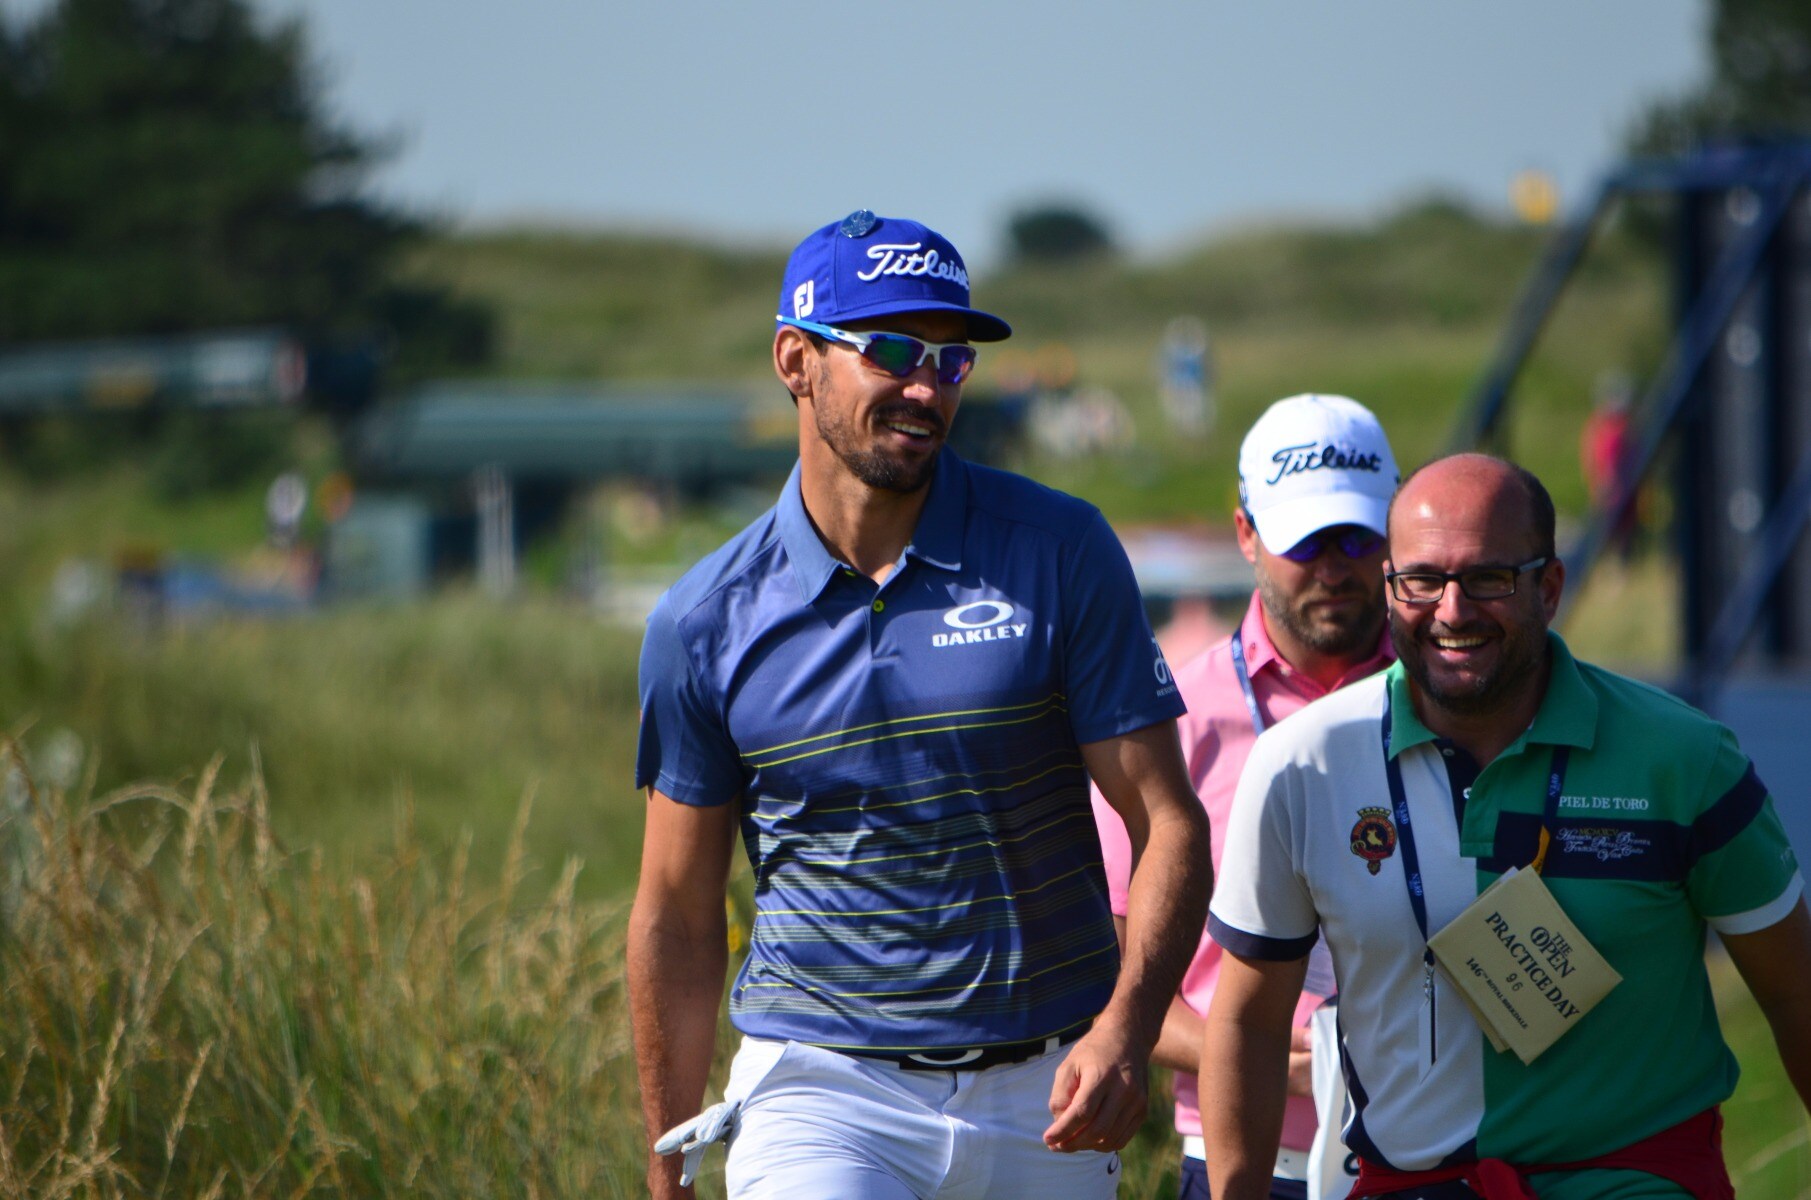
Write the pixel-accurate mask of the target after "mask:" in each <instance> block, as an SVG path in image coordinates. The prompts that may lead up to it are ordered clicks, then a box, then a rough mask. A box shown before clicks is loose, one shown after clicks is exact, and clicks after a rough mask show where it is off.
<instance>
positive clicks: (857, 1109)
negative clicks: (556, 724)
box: [629, 210, 1211, 1200]
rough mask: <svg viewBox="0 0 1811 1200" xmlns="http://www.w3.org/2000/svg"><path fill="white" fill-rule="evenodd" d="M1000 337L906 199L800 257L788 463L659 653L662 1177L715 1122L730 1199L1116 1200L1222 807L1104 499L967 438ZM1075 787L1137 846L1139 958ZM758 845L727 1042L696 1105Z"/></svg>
mask: <svg viewBox="0 0 1811 1200" xmlns="http://www.w3.org/2000/svg"><path fill="white" fill-rule="evenodd" d="M1010 333H1011V330H1010V329H1009V328H1008V326H1007V324H1006V323H1005V322H1004V321H1002V320H1000V319H999V318H998V317H995V316H992V315H990V314H988V313H985V312H981V311H979V310H977V309H974V308H972V307H970V305H969V278H968V270H967V267H966V265H965V264H964V263H963V260H962V256H961V255H960V254H958V253H957V252H956V248H955V247H954V246H952V245H951V244H950V243H949V241H948V240H947V239H945V238H944V237H942V236H941V235H939V234H937V233H935V232H934V231H932V230H930V229H928V228H926V227H925V226H924V225H921V224H919V223H917V222H915V221H908V220H901V219H898V218H891V217H878V216H876V215H874V214H873V213H871V212H867V211H865V210H863V211H860V212H856V213H852V214H850V215H849V216H848V217H847V218H845V219H843V220H842V221H839V222H834V223H832V224H829V225H826V226H824V227H823V228H821V229H819V230H817V231H816V232H814V233H812V234H811V235H810V236H809V237H807V238H806V239H805V240H804V241H803V242H801V243H800V244H799V246H798V248H797V249H796V250H795V251H794V252H793V255H792V258H791V260H790V262H789V263H788V265H787V268H786V275H785V280H784V283H783V285H782V287H781V290H780V302H779V312H778V317H777V326H776V329H775V332H774V341H773V363H774V370H775V372H776V374H777V375H778V376H779V378H780V381H781V382H782V383H783V384H784V385H785V387H786V390H787V391H788V392H789V393H791V395H792V397H793V399H794V401H795V403H796V405H797V408H798V418H799V461H798V465H797V466H796V467H794V469H793V472H792V476H791V478H790V479H788V480H787V482H786V486H785V489H784V490H783V491H782V492H781V494H780V498H779V502H778V503H777V504H775V505H774V507H773V508H772V509H771V510H769V511H768V512H767V513H766V514H765V515H763V516H762V517H761V518H760V519H759V520H757V521H755V523H754V524H752V525H750V526H749V527H748V528H747V529H745V530H743V531H742V532H741V533H740V534H738V535H737V536H736V537H735V538H733V539H731V540H730V541H729V542H728V543H727V544H726V545H724V546H723V547H722V548H721V549H719V550H717V551H716V552H715V553H713V554H711V555H709V556H708V557H706V558H705V559H704V560H703V561H702V562H700V563H699V564H698V565H697V566H696V567H695V568H693V569H692V570H691V571H690V572H689V573H687V574H686V575H685V577H684V578H682V579H681V580H680V581H679V582H678V583H677V584H675V585H674V586H673V588H672V590H671V591H669V592H668V593H667V594H666V595H665V596H664V597H662V599H661V601H660V603H659V605H658V606H657V607H656V609H655V611H654V613H653V614H652V615H651V616H650V617H649V619H648V629H647V638H646V641H645V643H644V645H643V649H642V661H641V710H642V717H641V740H640V753H639V759H638V762H637V766H636V782H637V786H639V787H643V788H646V789H647V791H648V812H647V834H646V841H645V844H644V847H643V854H642V873H641V884H640V888H639V890H638V892H637V894H636V899H635V908H634V914H633V917H632V920H631V924H630V940H629V979H630V1000H631V1006H632V1014H633V1019H634V1028H635V1039H636V1057H637V1064H638V1067H639V1071H640V1078H641V1085H642V1100H643V1109H644V1114H645V1116H646V1120H647V1125H648V1131H649V1137H650V1141H651V1143H653V1145H654V1148H655V1149H656V1150H657V1151H665V1152H669V1153H671V1152H677V1156H676V1157H675V1158H672V1159H662V1158H661V1157H660V1155H659V1153H658V1152H656V1153H653V1154H651V1156H650V1166H649V1188H650V1191H651V1193H652V1194H653V1195H654V1196H656V1197H668V1196H681V1195H686V1194H689V1188H688V1186H687V1184H689V1180H690V1176H691V1175H692V1174H693V1173H694V1172H695V1170H696V1168H697V1163H698V1160H699V1158H700V1157H701V1155H702V1153H703V1151H704V1149H705V1148H706V1147H708V1146H709V1145H710V1144H711V1143H712V1142H713V1141H717V1140H725V1141H727V1142H728V1143H729V1159H728V1168H727V1178H728V1186H729V1192H730V1195H731V1196H733V1197H738V1198H742V1197H748V1198H753V1197H784V1198H786V1200H798V1198H801V1197H824V1198H835V1200H863V1198H871V1200H910V1198H913V1197H918V1198H926V1197H947V1198H951V1200H957V1198H964V1197H972V1198H976V1200H978V1198H980V1197H1010V1196H1032V1197H1039V1198H1040V1200H1048V1198H1053V1197H1059V1196H1060V1197H1065V1198H1068V1197H1084V1198H1086V1197H1102V1198H1104V1197H1109V1196H1112V1195H1113V1194H1114V1191H1115V1187H1116V1185H1117V1183H1118V1174H1117V1172H1118V1168H1119V1160H1118V1156H1117V1154H1116V1153H1115V1152H1116V1151H1117V1150H1118V1149H1119V1148H1120V1147H1122V1146H1123V1145H1125V1143H1126V1142H1127V1141H1128V1140H1129V1139H1130V1138H1131V1136H1132V1134H1133V1132H1134V1131H1135V1130H1136V1129H1137V1128H1138V1125H1139V1123H1140V1121H1141V1120H1142V1119H1143V1117H1144V1111H1145V1068H1146V1062H1147V1060H1148V1058H1149V1056H1150V1052H1151V1048H1152V1046H1153V1044H1154V1043H1155V1041H1156V1038H1157V1034H1158V1031H1159V1029H1160V1028H1161V1026H1162V1022H1163V1015H1164V1011H1165V1009H1166V1008H1167V1007H1168V1005H1169V1002H1170V998H1171V997H1172V996H1173V995H1174V994H1175V991H1176V987H1177V984H1178V983H1179V981H1180V979H1181V975H1182V971H1183V968H1184V967H1185V966H1186V964H1187V962H1188V959H1189V956H1190V954H1191V953H1192V952H1193V949H1194V947H1195V944H1196V942H1197V940H1198V939H1199V936H1200V931H1201V924H1202V920H1203V914H1204V910H1205V905H1206V897H1207V893H1208V889H1209V885H1210V882H1211V869H1210V867H1209V857H1208V836H1207V823H1206V819H1205V817H1204V815H1203V813H1202V809H1201V805H1200V803H1199V802H1198V801H1197V800H1196V799H1195V797H1194V795H1193V793H1192V791H1191V790H1190V787H1189V782H1188V776H1187V773H1186V771H1185V770H1184V767H1183V762H1182V755H1181V752H1180V750H1179V748H1178V745H1177V739H1176V731H1175V718H1176V717H1177V715H1179V714H1180V713H1181V712H1182V710H1183V706H1182V702H1181V701H1180V699H1179V698H1178V696H1177V693H1176V688H1175V685H1174V683H1173V682H1172V681H1171V679H1170V673H1169V668H1168V666H1167V665H1166V664H1165V662H1164V660H1163V656H1162V654H1161V653H1160V652H1159V651H1158V649H1157V644H1156V642H1155V640H1154V639H1153V638H1152V636H1151V629H1150V625H1149V623H1148V621H1147V620H1146V618H1145V615H1144V611H1143V608H1142V605H1141V603H1140V600H1139V595H1138V589H1137V586H1136V584H1135V583H1134V581H1133V578H1132V572H1131V568H1130V566H1129V564H1128V563H1127V561H1126V556H1125V553H1124V551H1123V550H1122V549H1121V547H1120V545H1119V543H1118V541H1117V540H1116V539H1115V538H1114V536H1113V533H1112V531H1111V530H1110V529H1109V528H1108V527H1107V524H1106V522H1105V520H1103V519H1102V517H1101V515H1100V513H1099V512H1098V511H1096V510H1095V509H1094V508H1093V507H1092V506H1090V505H1088V504H1085V503H1083V502H1082V501H1080V500H1077V499H1075V498H1073V497H1070V496H1066V495H1064V494H1062V493H1060V492H1056V491H1052V490H1050V489H1048V488H1045V487H1042V486H1040V485H1038V484H1036V483H1033V482H1031V481H1030V480H1028V479H1024V478H1022V477H1020V476H1017V475H1011V474H1008V473H1006V472H1003V471H996V470H991V469H988V468H985V467H981V466H977V465H974V464H971V463H967V462H964V461H963V460H962V459H961V458H959V457H957V456H956V454H955V453H954V452H953V451H952V450H950V449H949V447H948V446H947V445H946V439H947V436H948V434H949V430H950V426H951V424H952V422H953V421H954V420H955V418H956V412H957V408H958V406H959V405H960V403H961V399H962V385H963V382H964V381H965V380H966V379H967V378H968V375H969V372H970V371H971V370H972V369H973V367H974V364H975V359H976V354H977V351H976V345H977V344H978V343H981V344H984V343H989V342H997V341H1000V340H1002V339H1004V338H1006V337H1007V336H1009V334H1010ZM1090 778H1092V779H1093V780H1094V782H1096V783H1097V784H1098V785H1099V787H1100V790H1101V792H1102V794H1103V795H1104V796H1105V797H1106V799H1107V800H1108V801H1109V802H1110V803H1111V804H1112V805H1113V806H1114V808H1115V809H1117V810H1118V812H1119V813H1120V815H1121V816H1122V817H1123V818H1124V820H1125V824H1126V828H1127V831H1128V833H1129V835H1130V837H1131V839H1132V843H1133V847H1134V850H1135V853H1137V855H1138V858H1137V863H1138V865H1137V868H1136V870H1135V872H1134V874H1133V877H1132V882H1131V891H1130V899H1129V906H1128V912H1127V918H1126V919H1127V938H1126V948H1125V952H1124V960H1123V961H1122V960H1121V953H1120V950H1119V948H1118V944H1117V941H1116V939H1115V936H1114V927H1113V919H1112V915H1111V913H1110V912H1109V910H1108V903H1107V886H1106V880H1105V876H1104V873H1103V871H1102V867H1101V853H1100V845H1099V842H1098V840H1097V837H1096V834H1095V827H1094V822H1093V819H1092V816H1091V812H1090V807H1089V800H1088V783H1089V780H1090ZM738 830H740V833H741V835H742V843H743V847H744V850H745V852H746V853H747V855H748V861H749V864H750V865H751V867H752V868H753V871H754V879H755V920H754V929H753V936H752V941H751V946H750V950H749V955H748V960H747V962H746V963H745V964H744V965H743V967H742V970H741V972H740V973H739V974H738V975H737V977H736V979H735V982H734V985H733V987H732V989H731V992H730V999H729V1008H730V1019H731V1021H732V1022H733V1023H734V1024H735V1026H736V1028H737V1030H738V1031H739V1032H740V1033H741V1035H742V1040H741V1045H740V1048H739V1049H738V1051H737V1053H736V1058H735V1062H734V1066H733V1067H732V1069H731V1073H730V1078H729V1082H728V1085H727V1087H726V1088H725V1092H724V1097H723V1100H722V1101H721V1102H720V1103H718V1104H713V1105H711V1106H709V1107H708V1108H704V1102H705V1087H706V1082H707V1076H708V1074H709V1071H710V1065H711V1059H712V1054H713V1049H714V1042H715V1040H716V1031H717V1012H718V1005H719V1003H720V1001H721V998H722V984H723V977H724V973H725V969H726V966H727V962H726V958H727V950H726V937H725V934H726V930H725V917H724V901H723V897H724V888H725V885H726V882H727V879H728V875H729V867H730V856H731V854H732V853H733V850H734V845H735V840H736V834H737V832H738ZM701 1108H704V1111H703V1112H700V1109H701ZM663 1133H666V1136H665V1137H663V1136H662V1135H663ZM682 1174H683V1175H684V1176H685V1180H684V1181H683V1182H682V1179H681V1175H682Z"/></svg>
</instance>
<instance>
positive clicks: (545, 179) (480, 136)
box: [0, 0, 1705, 264]
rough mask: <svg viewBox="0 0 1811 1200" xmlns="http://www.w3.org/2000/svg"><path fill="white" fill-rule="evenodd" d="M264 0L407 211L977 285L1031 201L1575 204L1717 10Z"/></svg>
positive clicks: (1215, 223) (1172, 222) (1253, 3)
mask: <svg viewBox="0 0 1811 1200" xmlns="http://www.w3.org/2000/svg"><path fill="white" fill-rule="evenodd" d="M42 2H43V0H0V9H5V10H8V11H12V12H15V13H16V12H18V11H21V10H29V9H32V8H36V7H38V6H39V5H41V3H42ZM254 3H255V4H256V5H257V7H258V8H259V9H261V10H262V11H265V12H268V13H271V14H299V15H301V16H303V17H304V18H305V19H306V21H307V23H308V26H309V29H310V31H311V34H312V39H313V45H314V48H315V55H316V58H317V60H318V62H319V64H320V67H321V77H322V81H323V83H324V86H325V91H326V95H327V97H328V99H329V101H330V104H331V106H332V108H333V110H334V111H335V112H336V113H338V114H339V115H340V116H341V117H343V118H344V119H345V120H347V121H348V122H349V123H350V124H352V125H353V126H354V127H355V128H358V129H360V130H362V131H364V132H367V133H383V134H389V135H394V136H395V137H396V138H397V139H398V144H399V146H400V149H399V151H398V153H397V154H396V156H395V157H394V159H393V160H392V161H391V162H390V163H389V164H388V165H387V166H386V167H385V168H384V169H382V170H381V171H380V172H379V173H378V174H377V175H376V176H375V181H376V183H377V184H378V186H379V188H380V190H381V191H383V192H384V193H385V194H387V195H390V196H393V197H396V198H400V199H402V200H405V201H408V202H410V203H411V204H415V205H419V206H424V207H428V208H431V209H433V210H435V211H438V212H440V213H443V214H445V215H449V216H453V217H457V218H460V219H463V220H468V221H473V222H478V223H485V224H492V223H497V222H500V221H510V220H516V219H523V218H536V219H544V220H545V219H552V220H559V221H562V222H567V223H578V224H628V225H633V226H637V227H643V228H660V229H677V230H684V231H689V232H693V233H698V234H703V235H706V236H709V237H711V238H714V239H717V240H723V241H739V240H745V239H748V238H751V237H756V238H762V239H766V240H770V241H773V242H776V243H779V242H784V243H789V242H791V241H793V240H795V239H796V238H797V237H798V236H799V235H800V234H802V233H803V232H804V231H806V230H807V229H809V228H811V227H813V226H815V225H818V224H821V223H823V222H825V221H828V220H831V219H834V218H836V217H838V216H841V215H842V214H843V213H845V212H847V211H848V210H850V209H851V208H856V207H861V206H866V207H871V208H874V209H875V210H877V211H879V212H882V213H897V214H903V215H911V216H915V217H918V218H920V219H922V220H925V221H927V222H929V223H930V224H932V225H934V226H936V227H938V228H940V229H941V230H942V231H943V232H945V233H947V234H949V235H950V236H951V237H952V238H953V239H954V240H955V241H956V243H957V245H958V246H961V247H963V248H964V249H965V250H966V251H967V253H968V254H969V256H970V257H971V258H973V259H977V260H979V261H980V262H982V263H983V264H985V262H986V261H987V260H989V259H990V258H992V257H993V256H994V255H995V254H996V253H997V251H998V249H999V246H1000V240H1001V231H1002V229H1003V226H1004V223H1005V219H1006V217H1007V215H1008V214H1009V213H1010V212H1011V211H1012V210H1013V209H1014V208H1015V207H1017V206H1020V205H1022V204H1025V203H1028V202H1034V201H1037V200H1039V199H1042V198H1064V199H1073V200H1076V201H1079V202H1081V203H1083V204H1085V205H1086V206H1088V207H1090V208H1092V209H1093V210H1095V211H1096V212H1098V213H1099V214H1100V215H1101V216H1102V217H1104V218H1105V219H1106V220H1107V221H1108V222H1109V224H1110V225H1111V227H1112V228H1113V229H1114V231H1115V232H1116V233H1117V234H1118V235H1119V236H1120V238H1121V239H1122V240H1123V241H1124V242H1126V243H1127V244H1129V245H1131V246H1132V247H1134V248H1135V249H1137V250H1139V251H1141V252H1145V253H1161V252H1163V251H1164V250H1166V249H1169V248H1173V247H1176V246H1178V245H1183V244H1186V243H1188V242H1190V241H1193V240H1196V239H1198V238H1200V237H1201V236H1203V235H1204V234H1208V233H1212V232H1214V231H1216V230H1222V229H1225V228H1227V227H1229V226H1232V225H1237V224H1242V223H1247V222H1251V221H1263V220H1268V219H1277V218H1287V217H1294V216H1301V215H1313V216H1335V217H1358V216H1363V215H1366V214H1370V213H1374V212H1376V211H1378V210H1379V209H1381V208H1382V207H1385V206H1387V205H1389V204H1391V203H1394V202H1396V201H1399V200H1401V199H1402V198H1404V197H1405V196H1409V195H1413V194H1415V193H1418V192H1423V191H1426V190H1428V189H1431V188H1444V189H1449V190H1452V191H1456V192H1458V193H1460V194H1461V195H1464V196H1466V197H1468V198H1470V199H1472V200H1474V201H1476V202H1477V203H1480V204H1483V205H1486V206H1490V207H1496V208H1501V207H1503V206H1504V205H1505V203H1506V201H1505V195H1506V190H1507V186H1508V181H1509V180H1510V178H1511V177H1512V176H1513V175H1514V174H1515V173H1516V172H1517V171H1519V170H1521V169H1523V168H1526V167H1542V168H1545V169H1547V170H1550V171H1552V172H1553V173H1554V174H1555V175H1556V176H1557V178H1558V180H1559V182H1560V185H1561V188H1562V192H1563V194H1564V195H1565V196H1566V197H1567V198H1574V197H1576V196H1577V195H1578V193H1579V192H1580V190H1581V189H1583V188H1584V187H1586V186H1588V184H1589V182H1590V181H1591V180H1592V179H1593V178H1594V177H1595V175H1596V174H1597V173H1598V172H1599V171H1600V170H1602V169H1603V168H1604V167H1605V166H1606V165H1608V163H1609V162H1610V161H1611V160H1612V158H1613V156H1614V155H1615V153H1616V148H1617V144H1618V140H1619V136H1620V134H1621V132H1622V131H1623V129H1624V128H1625V127H1626V125H1627V123H1628V121H1629V120H1630V118H1631V117H1632V116H1633V114H1634V113H1635V112H1637V111H1638V110H1639V108H1640V107H1641V106H1642V104H1643V103H1644V102H1645V101H1647V100H1649V99H1651V98H1652V97H1654V96H1656V95H1660V94H1663V93H1667V92H1672V91H1676V90H1679V89H1681V88H1684V87H1686V86H1688V85H1689V84H1691V83H1692V82H1694V81H1695V80H1697V79H1698V78H1699V77H1700V76H1701V74H1702V72H1703V70H1704V60H1705V56H1704V51H1703V47H1702V42H1703V24H1704V21H1705V8H1704V4H1703V2H1702V0H1592V2H1582V3H1581V2H1580V0H1514V2H1513V3H1510V2H1501V0H1499V2H1496V3H1483V2H1481V0H1340V2H1333V0H1322V2H1319V3H1309V2H1308V0H1241V2H1239V3H1222V2H1218V0H1214V2H1208V0H1196V2H1194V3H1159V2H1157V0H1121V2H1120V3H1117V4H1111V5H1106V4H1083V3H1078V2H1076V0H1039V2H1033V0H993V2H989V0H966V2H956V0H920V2H918V3H914V4H910V5H902V4H878V3H863V2H861V0H838V2H836V3H811V2H797V0H794V2H788V3H776V4H768V5H757V4H711V5H706V4H701V3H696V2H695V0H671V2H663V3H631V2H628V0H611V2H605V0H520V2H517V3H499V2H498V0H254ZM908 14H909V15H908Z"/></svg>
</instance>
